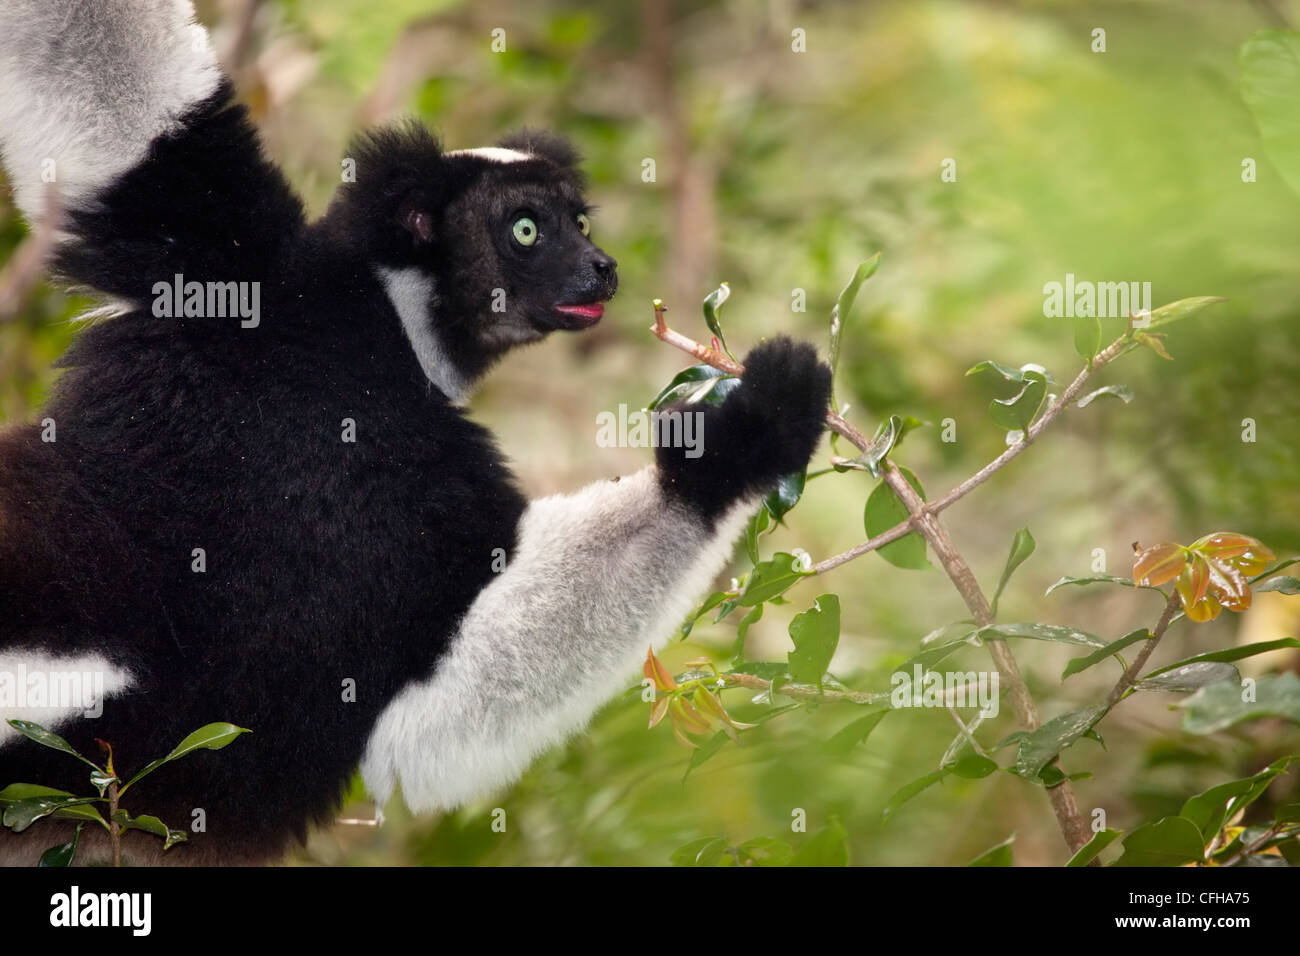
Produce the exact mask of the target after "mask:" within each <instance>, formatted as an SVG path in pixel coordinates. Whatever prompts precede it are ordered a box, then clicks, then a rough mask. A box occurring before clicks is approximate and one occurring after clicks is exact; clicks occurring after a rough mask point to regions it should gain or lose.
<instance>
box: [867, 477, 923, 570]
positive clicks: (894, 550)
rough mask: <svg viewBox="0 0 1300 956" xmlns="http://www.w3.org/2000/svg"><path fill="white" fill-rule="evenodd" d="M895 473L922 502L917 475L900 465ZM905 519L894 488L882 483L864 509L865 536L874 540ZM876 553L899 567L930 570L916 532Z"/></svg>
mask: <svg viewBox="0 0 1300 956" xmlns="http://www.w3.org/2000/svg"><path fill="white" fill-rule="evenodd" d="M898 470H899V471H900V472H902V475H903V477H904V478H906V479H907V482H908V484H910V485H911V486H912V487H913V488H915V489H916V493H917V494H918V495H920V496H921V500H923V501H924V500H925V492H924V491H923V490H922V489H921V483H920V482H919V481H917V479H916V475H914V474H912V473H911V472H910V471H909V470H908V469H906V468H904V467H902V466H901V465H900V466H899V468H898ZM907 517H908V511H907V506H906V505H904V504H903V502H902V501H900V500H899V498H898V496H897V495H896V494H894V491H893V489H892V488H890V487H889V485H887V484H885V483H884V482H883V481H882V482H880V484H878V485H876V487H875V490H873V491H872V492H871V496H870V497H869V498H867V507H866V511H865V513H864V514H863V524H864V525H865V527H866V531H867V537H868V538H874V537H875V536H876V535H878V534H883V533H884V532H886V531H888V530H889V529H890V528H892V527H893V526H894V525H896V524H898V523H899V522H900V521H905V520H906V519H907ZM876 553H877V554H879V555H880V556H881V557H882V558H884V559H885V560H886V561H888V562H889V563H890V564H892V565H894V566H895V567H898V568H906V569H909V570H913V571H923V570H925V569H927V568H930V567H932V565H931V564H930V562H929V561H928V560H926V557H925V539H924V538H922V537H921V536H920V535H919V534H917V533H916V532H915V531H911V532H908V533H907V534H905V535H904V536H903V537H901V538H899V539H898V540H897V541H891V542H889V544H887V545H885V546H884V547H883V548H880V549H879V550H878V551H877V552H876Z"/></svg>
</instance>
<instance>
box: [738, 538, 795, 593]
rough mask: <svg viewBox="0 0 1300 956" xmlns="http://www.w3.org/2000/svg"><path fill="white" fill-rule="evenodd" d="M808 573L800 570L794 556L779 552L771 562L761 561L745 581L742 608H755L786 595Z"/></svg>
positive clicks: (773, 556)
mask: <svg viewBox="0 0 1300 956" xmlns="http://www.w3.org/2000/svg"><path fill="white" fill-rule="evenodd" d="M807 576H808V572H806V571H802V570H800V569H799V564H798V559H797V558H796V557H795V556H794V555H793V554H787V553H786V552H784V551H778V552H777V553H776V554H774V555H772V559H771V560H770V561H760V562H759V563H758V564H756V565H754V570H753V571H750V572H749V577H748V578H747V579H746V581H745V590H744V591H743V592H742V593H741V595H740V600H739V604H740V606H741V607H753V606H754V605H755V604H761V603H762V602H763V601H768V600H771V599H772V598H774V597H776V596H777V595H778V594H784V593H785V592H786V591H787V590H789V589H790V588H791V587H792V586H794V584H795V582H797V581H798V580H799V579H800V578H805V577H807Z"/></svg>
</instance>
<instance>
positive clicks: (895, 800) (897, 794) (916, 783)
mask: <svg viewBox="0 0 1300 956" xmlns="http://www.w3.org/2000/svg"><path fill="white" fill-rule="evenodd" d="M946 776H948V771H947V770H934V771H931V772H930V773H927V774H926V775H925V776H923V777H918V778H917V779H915V780H913V781H911V782H910V783H905V784H903V786H901V787H899V788H898V789H897V790H895V791H894V794H893V796H891V797H890V798H889V799H888V800H886V801H885V807H884V809H883V810H882V811H881V817H882V818H883V821H884V822H885V823H888V822H889V818H890V817H892V816H893V815H894V814H895V813H897V812H898V810H899V808H900V807H902V806H903V804H905V803H907V801H909V800H911V799H912V798H913V797H915V796H916V795H917V794H919V793H922V792H924V791H925V790H928V789H929V788H930V787H932V786H934V785H935V784H936V783H938V782H939V781H940V780H942V779H943V778H944V777H946Z"/></svg>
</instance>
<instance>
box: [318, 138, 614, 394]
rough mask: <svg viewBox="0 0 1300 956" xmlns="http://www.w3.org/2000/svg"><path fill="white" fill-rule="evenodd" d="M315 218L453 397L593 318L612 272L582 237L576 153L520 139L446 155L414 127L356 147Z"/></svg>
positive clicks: (585, 211)
mask: <svg viewBox="0 0 1300 956" xmlns="http://www.w3.org/2000/svg"><path fill="white" fill-rule="evenodd" d="M352 157H353V158H354V159H355V161H356V181H355V182H353V183H345V184H344V185H343V186H342V187H341V188H340V190H339V193H338V195H337V196H336V197H335V200H334V202H333V204H332V205H331V207H330V210H329V212H328V213H327V214H326V218H325V222H326V224H327V227H328V228H331V229H334V230H341V231H339V232H337V233H336V235H337V237H338V238H339V239H341V240H343V241H346V242H348V243H352V244H356V243H360V244H361V248H360V249H359V250H358V251H360V252H362V254H363V255H364V256H365V257H366V258H368V259H370V260H371V261H373V263H374V265H375V268H376V269H377V271H378V272H379V274H380V275H381V277H382V278H383V279H384V282H385V284H386V286H387V289H388V293H389V295H390V297H391V298H392V300H393V303H394V305H395V307H396V308H397V311H398V314H399V315H400V316H401V319H402V323H403V325H404V326H405V328H406V332H407V335H408V336H409V338H410V340H411V342H412V345H413V346H414V348H415V352H416V355H417V356H418V357H419V359H420V362H421V365H422V366H423V367H424V370H425V372H426V374H428V375H429V378H430V379H431V380H433V382H434V384H436V385H438V386H440V387H441V388H442V389H443V391H444V392H446V393H448V395H449V397H452V398H458V397H460V396H459V394H453V393H460V394H463V392H464V391H465V389H466V387H467V386H468V385H469V383H471V382H472V381H473V380H474V379H475V378H477V377H478V376H479V375H481V374H482V373H483V372H484V371H485V370H486V369H487V368H488V367H489V366H490V365H491V364H492V363H493V362H494V361H495V360H496V359H498V358H500V357H501V355H503V354H504V353H505V352H507V351H508V350H509V349H511V348H513V347H515V346H518V345H524V344H527V343H529V342H536V341H538V340H540V339H541V338H543V337H545V336H546V335H547V334H549V333H550V332H554V331H557V330H569V331H574V330H578V329H585V328H588V327H590V326H592V325H595V324H596V323H597V322H598V321H600V318H601V315H602V314H603V311H604V306H603V303H604V302H605V301H606V300H608V299H609V298H610V297H612V296H613V295H614V292H615V290H616V289H617V287H618V273H617V271H616V267H617V263H616V262H615V261H614V259H612V258H611V257H610V256H608V255H606V254H605V252H604V251H602V250H601V249H600V248H599V247H598V246H596V245H595V244H594V243H593V242H592V240H591V236H590V232H591V221H590V219H589V218H588V217H589V213H590V211H591V209H590V207H589V206H588V205H587V203H586V201H585V200H584V198H583V189H584V185H585V183H584V180H583V177H582V174H581V172H580V171H579V169H578V155H577V153H576V151H575V150H574V149H573V147H572V146H571V145H570V144H569V143H568V142H567V141H565V140H563V139H561V138H560V137H557V136H554V135H552V134H549V133H542V132H536V131H527V130H525V131H522V132H520V133H517V134H514V135H512V136H510V137H507V138H506V139H504V140H502V141H501V143H499V144H498V145H497V146H494V147H488V148H483V149H469V150H457V151H453V152H443V151H442V150H441V148H440V147H439V145H438V143H437V141H436V140H435V139H434V138H433V136H432V135H431V134H430V133H429V132H428V130H426V129H425V128H424V127H423V126H421V125H418V124H411V125H407V126H403V127H398V128H391V129H387V130H381V131H379V132H375V133H370V134H368V135H367V136H365V137H364V138H363V139H362V140H361V141H359V142H358V143H357V144H356V145H355V146H354V148H353V150H352Z"/></svg>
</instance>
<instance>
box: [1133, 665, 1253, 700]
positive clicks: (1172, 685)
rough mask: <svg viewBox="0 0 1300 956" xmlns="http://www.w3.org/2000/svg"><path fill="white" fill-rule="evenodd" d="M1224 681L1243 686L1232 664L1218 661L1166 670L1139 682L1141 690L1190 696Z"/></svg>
mask: <svg viewBox="0 0 1300 956" xmlns="http://www.w3.org/2000/svg"><path fill="white" fill-rule="evenodd" d="M1222 680H1232V681H1235V682H1236V683H1235V685H1234V686H1236V687H1240V686H1241V683H1240V682H1241V675H1240V674H1239V673H1237V668H1235V667H1233V666H1232V665H1231V664H1223V663H1220V662H1218V661H1196V662H1194V663H1191V664H1184V665H1182V666H1181V667H1172V668H1165V669H1163V670H1162V671H1161V672H1160V673H1159V674H1150V675H1148V676H1146V677H1143V678H1140V679H1139V680H1138V681H1137V684H1136V686H1137V688H1138V689H1139V690H1159V691H1165V692H1166V693H1173V694H1190V693H1191V692H1192V691H1195V690H1200V689H1201V688H1202V687H1207V686H1209V685H1210V684H1215V683H1218V682H1219V681H1222Z"/></svg>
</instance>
